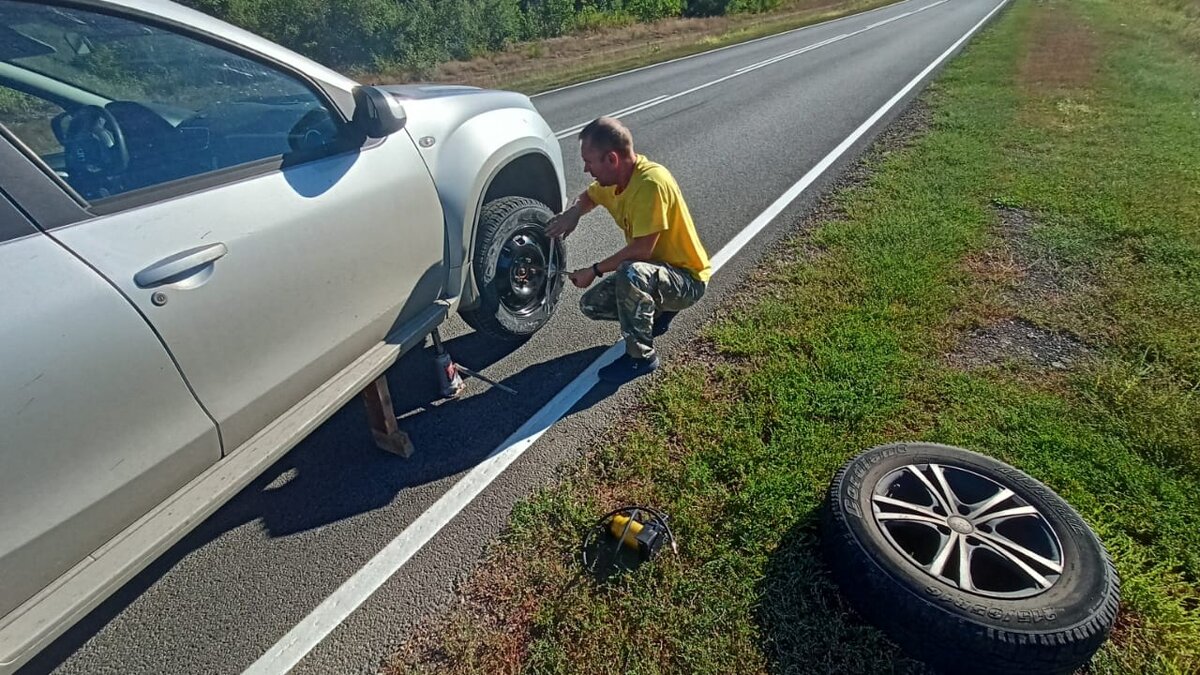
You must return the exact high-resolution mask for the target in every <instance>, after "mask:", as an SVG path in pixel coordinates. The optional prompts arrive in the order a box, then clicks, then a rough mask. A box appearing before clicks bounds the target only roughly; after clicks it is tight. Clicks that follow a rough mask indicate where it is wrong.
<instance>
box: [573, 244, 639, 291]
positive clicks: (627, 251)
mask: <svg viewBox="0 0 1200 675" xmlns="http://www.w3.org/2000/svg"><path fill="white" fill-rule="evenodd" d="M659 234H661V233H660V232H653V233H651V234H647V235H645V236H642V237H638V238H637V239H634V240H633V241H631V242H629V243H628V244H626V245H625V247H624V248H622V249H621V250H619V251H617V252H616V253H614V254H612V255H610V256H608V257H607V258H605V259H604V260H601V261H600V262H598V263H596V264H595V265H594V266H593V267H585V268H583V269H580V270H575V271H574V272H571V274H570V275H569V276H570V279H571V283H573V284H575V285H576V286H578V287H579V288H587V287H588V286H591V285H592V282H593V281H595V280H596V270H597V269H598V270H600V273H601V274H608V273H609V272H615V271H616V269H617V268H618V267H620V266H621V263H623V262H625V261H626V260H631V261H633V262H645V261H647V260H649V259H650V254H651V253H653V252H654V245H655V244H657V243H658V235H659Z"/></svg>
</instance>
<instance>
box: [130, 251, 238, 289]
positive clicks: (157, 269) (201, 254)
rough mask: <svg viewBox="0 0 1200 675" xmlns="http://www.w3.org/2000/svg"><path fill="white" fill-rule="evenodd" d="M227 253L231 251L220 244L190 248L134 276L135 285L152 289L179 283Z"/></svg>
mask: <svg viewBox="0 0 1200 675" xmlns="http://www.w3.org/2000/svg"><path fill="white" fill-rule="evenodd" d="M226 253H229V249H228V248H226V247H225V244H222V243H220V242H217V243H215V244H209V245H208V246H197V247H196V248H189V249H188V250H186V251H180V252H179V253H176V254H175V255H173V256H169V257H166V258H163V259H162V260H159V261H158V262H156V263H154V264H153V265H150V266H149V267H147V268H146V269H144V270H142V271H141V272H138V273H137V274H135V275H133V283H135V284H137V285H138V287H139V288H151V287H154V286H161V285H163V284H166V283H171V282H174V281H179V280H180V278H181V277H184V276H187V274H188V273H189V272H194V271H199V268H202V267H204V266H205V265H209V264H211V263H212V262H213V261H214V260H218V259H220V258H222V257H224V255H225V254H226Z"/></svg>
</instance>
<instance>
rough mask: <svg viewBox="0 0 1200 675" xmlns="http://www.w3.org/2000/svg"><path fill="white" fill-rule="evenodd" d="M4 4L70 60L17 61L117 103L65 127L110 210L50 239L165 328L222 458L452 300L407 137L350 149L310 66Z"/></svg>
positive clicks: (438, 231) (86, 189) (91, 200)
mask: <svg viewBox="0 0 1200 675" xmlns="http://www.w3.org/2000/svg"><path fill="white" fill-rule="evenodd" d="M4 5H8V6H10V7H11V6H17V5H20V6H21V7H20V9H21V10H22V11H21V13H20V16H19V17H18V18H19V19H20V21H19V22H18V23H16V25H13V26H12V27H13V28H14V29H16V30H17V31H18V32H22V33H24V34H27V35H30V36H31V37H35V38H36V39H37V40H38V41H39V42H41V43H42V44H46V45H50V46H51V47H52V48H53V49H54V50H55V53H53V54H41V55H37V56H31V57H26V58H23V59H14V60H13V61H12V62H13V63H15V64H16V65H17V66H28V67H29V68H37V69H38V70H39V71H40V72H42V73H51V74H53V76H54V77H55V78H56V79H57V80H58V81H59V82H60V87H59V89H60V91H69V88H70V87H75V86H78V87H80V88H83V85H84V84H86V89H87V91H88V92H89V93H91V94H94V95H98V96H100V97H102V98H103V99H104V100H107V101H109V103H107V104H105V105H103V106H86V105H84V106H79V107H77V108H75V109H74V110H67V111H66V117H65V118H64V119H62V120H60V122H59V123H58V127H59V128H60V130H62V129H65V132H63V133H62V134H61V135H63V136H65V138H66V141H65V145H66V147H64V149H63V155H64V156H65V158H66V161H65V166H64V168H63V169H61V170H60V173H61V174H62V175H63V178H64V180H65V182H66V184H67V185H69V186H70V187H71V188H73V190H74V192H75V193H77V194H78V195H79V196H80V197H81V198H82V199H83V200H84V201H86V202H87V205H88V209H89V211H90V212H91V213H93V214H95V217H92V218H89V219H87V220H84V221H81V222H78V223H73V224H70V225H67V226H64V227H61V228H57V229H54V230H52V231H51V232H50V234H51V236H53V237H54V238H55V239H57V240H58V241H59V242H61V243H62V244H63V245H64V246H66V247H67V248H68V249H70V250H71V251H73V252H75V253H77V254H78V255H79V256H80V257H81V258H82V259H84V260H86V261H87V262H88V263H89V264H91V265H93V266H94V267H95V268H96V270H98V271H99V273H100V274H102V275H103V276H104V277H105V278H107V279H108V280H109V281H110V282H111V283H112V284H113V285H114V286H116V287H117V288H118V289H119V290H120V291H121V292H122V293H123V294H124V295H125V296H126V297H127V298H129V299H130V301H131V302H132V303H133V304H134V305H135V306H136V307H137V309H138V311H140V312H141V313H142V315H143V316H144V317H145V318H146V319H147V321H149V323H150V324H151V325H152V326H153V327H154V329H155V331H156V332H157V333H158V335H159V336H160V337H161V338H162V339H163V341H164V343H165V344H166V345H167V346H168V348H169V349H170V350H171V353H172V355H173V356H174V358H175V360H176V362H177V363H178V364H179V367H180V369H181V370H182V372H183V373H184V375H185V377H186V378H187V381H188V382H189V384H190V385H191V387H192V389H193V390H194V391H195V393H196V395H197V397H198V398H199V400H200V402H201V403H202V404H203V405H204V406H205V408H206V409H207V410H208V412H209V413H210V414H211V415H212V417H213V418H214V419H215V420H216V421H217V424H218V427H219V429H220V432H221V436H222V442H223V446H224V448H225V451H226V452H230V451H232V450H233V449H235V448H237V447H238V446H239V445H240V444H242V443H243V442H245V441H246V440H248V439H249V438H250V437H251V436H252V435H253V434H255V433H257V432H258V431H260V430H262V429H263V428H264V426H266V425H267V424H269V423H270V422H271V421H272V420H274V419H276V418H277V417H278V416H279V415H281V414H282V413H283V412H285V411H286V410H287V409H288V408H290V407H291V406H293V405H295V404H296V403H298V402H299V401H300V400H301V399H303V398H304V397H305V396H307V395H308V394H310V393H312V392H313V391H314V390H315V389H317V388H318V387H319V386H320V385H321V384H322V383H324V382H326V381H327V380H329V379H330V378H331V377H332V376H333V375H335V374H336V373H337V372H338V371H339V370H341V369H343V368H344V367H346V366H347V365H349V364H350V363H351V362H352V361H353V360H354V359H355V358H357V357H358V356H360V355H362V354H363V353H364V352H366V351H367V350H368V349H369V348H370V347H371V346H373V345H374V344H377V343H378V342H379V341H380V340H382V339H383V338H384V337H385V336H386V335H387V334H388V333H389V331H390V330H391V329H392V328H393V327H395V326H396V325H398V324H399V323H401V322H403V321H404V320H406V319H407V318H409V317H411V316H414V315H416V314H417V313H419V312H420V311H421V310H423V309H427V308H428V307H430V306H431V305H432V304H433V303H434V302H435V301H436V300H437V298H438V297H440V295H441V292H442V286H443V284H444V279H445V269H444V268H443V266H442V260H443V250H444V228H443V226H442V216H441V206H440V204H439V202H438V199H437V194H436V191H435V189H434V187H433V184H432V179H431V178H430V177H429V174H428V170H427V169H426V167H425V165H424V163H423V161H422V160H421V158H420V156H419V154H418V152H417V149H416V147H415V144H413V143H412V141H411V139H409V137H408V136H407V134H406V133H403V132H401V133H398V134H395V135H393V136H391V137H389V138H387V139H384V140H382V141H369V142H364V141H363V140H362V139H361V138H355V136H354V134H353V133H352V132H351V131H350V129H349V126H348V125H347V124H346V123H345V121H344V120H343V119H342V118H341V116H340V115H339V113H338V111H337V110H336V108H335V107H333V106H332V105H330V103H329V102H328V101H327V100H326V99H325V98H324V95H323V93H322V92H321V91H320V90H319V89H317V88H316V87H314V86H312V85H311V83H309V82H308V81H307V80H306V79H305V78H304V76H303V74H301V73H298V72H296V71H292V70H290V69H288V68H286V67H284V66H282V65H279V64H275V63H272V62H268V61H266V60H263V59H262V58H260V57H257V56H255V55H249V54H242V53H240V52H238V51H237V50H236V48H235V47H233V46H230V45H227V44H218V43H215V42H214V41H212V40H210V39H208V38H207V37H206V38H204V39H199V38H198V37H196V36H191V35H189V34H187V32H186V29H184V28H180V27H177V26H164V25H160V24H158V23H154V22H151V21H150V20H148V19H145V18H144V17H143V16H142V15H117V14H107V15H106V14H98V13H95V12H91V11H83V10H79V9H65V8H61V7H60V8H53V10H50V9H46V10H44V11H42V10H39V8H38V6H36V5H34V4H32V3H19V2H11V1H10V0H0V10H2V9H3V6H4ZM64 16H66V17H67V20H66V22H65V23H64V19H63V17H64ZM66 29H69V31H70V32H71V33H72V34H73V35H75V36H76V37H75V38H74V41H73V42H74V43H86V44H89V45H91V47H89V48H88V49H87V50H86V53H79V50H74V51H72V50H73V47H72V46H71V43H69V42H67V41H64V40H63V38H62V37H61V36H62V35H63V31H64V30H66ZM83 38H86V40H83ZM101 46H103V48H104V49H101ZM97 55H101V56H103V57H104V58H105V60H104V61H103V63H99V62H96V63H93V62H92V61H91V60H92V59H95V58H96V57H97ZM89 64H91V65H94V66H96V67H91V66H90V65H89ZM101 66H102V67H101ZM93 108H95V109H93ZM77 128H78V129H77ZM118 129H119V130H120V133H119V134H118V133H116V132H117V130H118ZM115 138H122V139H123V144H124V145H125V146H126V148H125V149H126V152H125V153H124V154H126V155H127V160H126V161H125V162H122V161H120V157H119V155H120V154H121V153H113V152H111V148H112V146H113V144H114V143H116V141H115V140H114V139H115ZM106 148H107V149H106Z"/></svg>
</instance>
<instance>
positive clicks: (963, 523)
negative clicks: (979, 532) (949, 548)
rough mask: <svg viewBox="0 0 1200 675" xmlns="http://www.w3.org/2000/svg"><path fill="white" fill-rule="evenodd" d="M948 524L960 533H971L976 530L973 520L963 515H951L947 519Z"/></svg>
mask: <svg viewBox="0 0 1200 675" xmlns="http://www.w3.org/2000/svg"><path fill="white" fill-rule="evenodd" d="M946 524H947V525H949V526H950V529H952V530H954V531H955V532H957V533H959V534H971V533H972V532H974V531H975V526H974V525H972V524H971V521H969V520H967V519H966V518H963V517H962V516H950V517H949V518H947V519H946Z"/></svg>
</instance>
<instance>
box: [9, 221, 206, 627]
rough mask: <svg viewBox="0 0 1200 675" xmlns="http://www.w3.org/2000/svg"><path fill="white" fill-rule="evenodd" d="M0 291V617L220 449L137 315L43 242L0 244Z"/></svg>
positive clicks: (27, 240) (180, 483)
mask: <svg viewBox="0 0 1200 675" xmlns="http://www.w3.org/2000/svg"><path fill="white" fill-rule="evenodd" d="M0 289H2V290H0V316H3V317H4V321H3V322H0V345H3V348H4V358H3V359H0V382H3V383H5V386H3V387H0V428H3V430H4V431H3V435H2V436H0V569H3V572H4V574H3V578H4V583H3V584H0V613H4V614H6V613H8V612H9V610H11V609H13V608H14V607H16V606H17V605H19V604H20V603H21V602H23V601H24V600H26V599H27V598H28V597H29V596H31V595H32V594H33V593H34V592H35V591H36V590H37V589H38V588H41V587H42V586H44V585H46V584H47V583H49V582H50V581H52V580H53V579H54V578H55V577H57V576H59V575H60V574H61V573H63V572H64V571H66V570H67V569H69V568H70V567H72V566H73V565H75V564H76V563H77V562H78V561H79V560H80V559H82V558H84V557H85V556H87V555H88V554H89V553H91V552H92V551H93V550H95V549H96V548H98V547H99V546H100V545H102V544H103V543H104V542H106V541H107V540H109V539H110V538H111V537H112V536H113V535H115V534H117V533H118V532H120V531H121V530H122V529H123V528H124V527H126V526H127V525H128V524H129V523H130V522H132V521H134V520H136V519H137V518H139V517H140V516H142V515H143V514H144V513H145V512H146V511H147V510H148V507H147V506H146V505H147V504H149V505H153V504H156V503H158V502H159V501H162V500H163V499H165V498H166V497H168V496H169V495H171V494H172V493H173V492H175V491H176V490H178V489H179V488H180V487H181V486H183V485H184V484H185V483H187V482H188V481H189V480H191V479H192V478H194V477H195V476H197V475H199V474H200V473H201V472H202V471H203V470H204V469H206V468H208V467H209V466H211V465H212V464H213V463H214V462H216V461H217V459H218V458H220V456H221V450H220V444H219V443H218V440H217V433H216V426H215V425H214V424H213V422H212V420H211V419H209V418H208V416H207V415H205V414H204V411H203V410H202V409H201V408H200V406H199V405H197V403H196V401H195V399H194V398H193V397H192V395H191V393H190V392H189V391H188V388H187V385H186V384H185V383H184V381H183V378H182V377H180V374H179V372H178V370H177V369H176V367H175V364H174V363H173V362H172V361H171V358H170V356H169V355H168V354H167V352H166V350H165V349H164V348H163V346H162V344H161V343H160V342H159V341H158V339H157V338H156V337H155V336H154V334H153V333H152V332H151V331H150V330H149V328H148V327H147V326H146V324H145V322H143V321H142V318H141V317H140V316H138V313H137V312H136V311H135V310H134V309H133V308H132V307H130V306H129V304H128V303H127V302H126V301H125V299H124V298H122V297H121V296H120V294H119V293H117V291H116V290H115V289H113V288H112V286H110V285H109V284H108V283H106V282H105V281H104V280H103V279H101V278H100V277H99V275H97V274H96V273H95V272H94V271H93V270H91V269H89V268H88V267H87V266H86V265H84V264H83V263H82V262H80V261H79V260H78V259H77V258H76V257H75V256H73V255H72V254H70V253H69V252H67V251H65V250H63V248H62V247H61V246H59V245H58V244H56V243H55V242H54V241H53V240H51V239H50V238H49V237H47V236H45V235H42V234H36V235H32V236H29V237H24V238H21V239H18V240H14V241H9V242H6V243H2V244H0ZM81 344H82V345H92V346H94V348H93V349H84V348H80V347H81ZM100 346H102V349H103V351H102V352H100V351H98V350H97V349H96V347H100Z"/></svg>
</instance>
